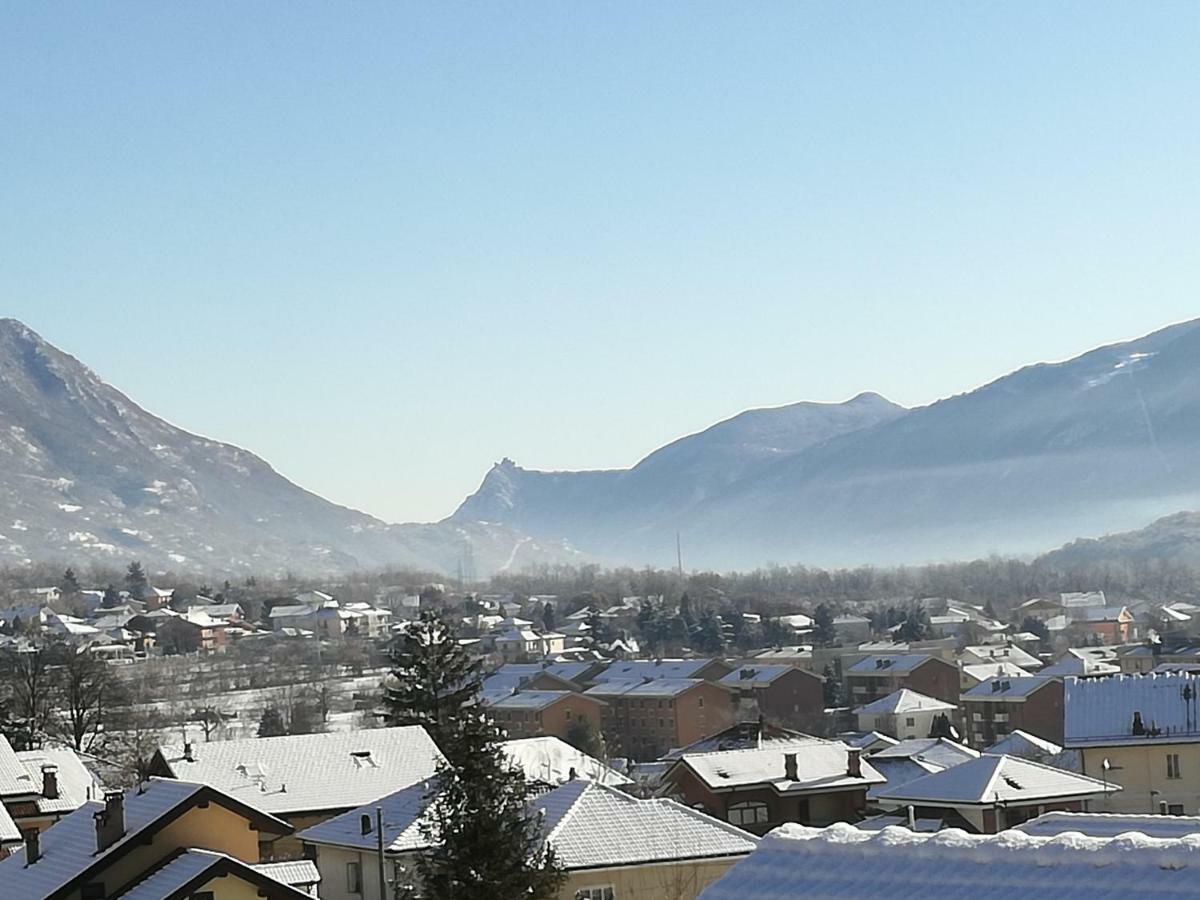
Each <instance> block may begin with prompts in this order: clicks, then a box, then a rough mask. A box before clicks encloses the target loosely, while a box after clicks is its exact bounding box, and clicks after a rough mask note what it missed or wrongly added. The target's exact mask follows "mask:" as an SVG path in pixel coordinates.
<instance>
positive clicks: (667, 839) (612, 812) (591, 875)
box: [300, 779, 756, 900]
mask: <svg viewBox="0 0 1200 900" xmlns="http://www.w3.org/2000/svg"><path fill="white" fill-rule="evenodd" d="M434 787H435V786H434V785H433V784H432V783H431V784H430V785H415V786H413V787H411V788H408V789H407V790H405V791H401V792H399V793H397V794H394V795H391V796H389V797H385V798H383V799H382V800H380V801H378V803H376V804H370V805H367V806H364V807H361V808H360V809H355V810H352V811H350V812H348V813H346V814H344V815H342V816H339V817H337V818H335V819H331V820H329V821H328V822H324V823H322V824H320V825H317V826H315V827H313V828H309V829H307V830H305V831H304V832H302V833H301V834H300V837H301V838H302V839H303V840H304V841H305V843H306V844H307V845H309V846H311V847H312V848H313V853H314V855H315V856H316V861H317V868H318V869H319V870H320V873H321V877H322V888H321V897H322V898H323V900H390V897H391V896H392V894H391V891H390V889H388V890H381V886H380V884H379V875H378V867H377V863H376V860H377V858H378V857H377V855H376V853H377V850H376V848H377V847H378V842H379V838H380V835H379V833H378V832H376V830H375V824H374V823H375V808H376V806H378V807H380V808H381V809H382V819H383V834H382V837H383V841H384V845H385V861H386V863H385V871H384V877H385V878H386V879H388V880H389V881H392V880H394V879H395V878H397V877H398V873H397V869H398V868H400V867H408V866H411V864H412V862H413V860H414V857H415V856H416V855H417V854H420V853H422V852H424V851H425V850H427V849H428V848H429V846H430V845H429V842H428V840H427V839H426V838H425V837H424V835H423V833H422V828H421V824H422V820H423V816H424V813H425V809H426V806H427V804H428V798H429V794H430V789H431V788H434ZM535 805H536V807H537V809H538V810H539V813H540V814H541V816H542V819H543V829H544V833H545V840H546V842H547V843H548V844H549V845H550V846H551V847H552V848H553V849H554V851H555V855H556V856H557V858H558V861H559V864H560V865H561V866H562V867H563V868H564V869H565V871H566V876H567V879H566V883H565V884H564V885H563V886H562V888H561V889H560V890H559V894H558V896H559V898H560V900H618V898H636V897H647V898H649V897H654V898H671V900H694V898H695V897H696V896H697V895H698V894H699V893H700V891H701V890H703V889H704V888H705V887H706V886H707V885H708V884H710V883H711V882H712V881H714V880H715V879H717V878H719V877H720V876H721V875H723V874H724V873H725V872H726V871H728V869H729V867H730V866H732V865H733V864H734V863H735V862H737V861H738V860H740V859H742V858H744V857H745V856H747V855H748V854H749V853H750V852H751V851H752V850H753V849H754V847H755V846H756V839H755V838H754V837H753V836H752V835H750V834H747V833H746V832H744V831H742V830H740V829H738V828H735V827H733V826H731V825H729V824H727V823H725V822H721V821H718V820H716V819H713V818H711V817H709V816H707V815H705V814H704V813H702V812H699V811H697V810H694V809H688V808H687V807H685V806H681V805H680V804H678V803H675V802H673V801H671V800H662V799H656V800H639V799H635V798H633V797H630V796H629V795H628V794H625V793H622V792H621V791H617V790H614V789H613V788H610V787H606V786H605V785H602V784H597V783H595V782H590V781H586V780H583V779H577V780H575V781H570V782H567V783H566V784H564V785H562V786H560V787H558V788H555V789H554V790H552V791H550V792H549V793H546V794H543V795H542V796H540V797H538V798H537V800H536V801H535ZM351 887H353V888H356V890H350V888H351Z"/></svg>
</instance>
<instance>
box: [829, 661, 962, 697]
mask: <svg viewBox="0 0 1200 900" xmlns="http://www.w3.org/2000/svg"><path fill="white" fill-rule="evenodd" d="M845 681H846V687H847V689H848V694H847V697H848V699H849V701H850V702H851V703H852V704H853V705H855V706H865V705H867V704H868V703H874V702H875V701H876V700H881V699H883V698H884V697H886V696H888V694H891V693H894V692H895V691H898V690H900V689H901V688H908V689H909V690H912V691H916V692H917V693H919V694H924V695H925V696H926V697H934V698H936V699H938V700H942V701H944V702H946V703H955V702H957V700H958V691H959V674H958V668H957V667H956V666H955V665H954V664H953V663H949V662H946V660H944V659H941V658H940V657H937V656H934V655H932V654H930V653H888V654H873V655H871V656H867V657H865V658H863V659H860V660H859V661H858V662H856V663H854V665H852V666H850V667H849V668H847V669H846V672H845Z"/></svg>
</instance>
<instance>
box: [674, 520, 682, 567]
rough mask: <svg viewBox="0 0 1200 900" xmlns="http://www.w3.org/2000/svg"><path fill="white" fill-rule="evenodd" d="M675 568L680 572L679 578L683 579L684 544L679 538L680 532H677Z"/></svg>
mask: <svg viewBox="0 0 1200 900" xmlns="http://www.w3.org/2000/svg"><path fill="white" fill-rule="evenodd" d="M675 567H676V568H677V569H678V570H679V577H680V578H682V577H683V544H682V542H681V540H680V537H679V532H678V531H677V532H675Z"/></svg>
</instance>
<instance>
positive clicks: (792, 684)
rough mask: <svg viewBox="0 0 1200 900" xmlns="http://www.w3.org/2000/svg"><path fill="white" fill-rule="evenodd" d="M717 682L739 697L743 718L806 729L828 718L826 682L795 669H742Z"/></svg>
mask: <svg viewBox="0 0 1200 900" xmlns="http://www.w3.org/2000/svg"><path fill="white" fill-rule="evenodd" d="M717 683H718V684H722V685H724V686H725V687H727V688H729V689H730V690H731V691H733V692H734V694H735V695H736V696H737V698H738V702H739V705H740V707H741V710H740V712H741V717H742V718H743V719H757V718H758V717H759V716H762V717H764V718H766V719H770V720H771V721H772V722H785V723H789V724H795V725H801V726H803V725H806V724H810V723H811V724H814V725H815V724H817V723H820V722H821V720H822V719H823V718H824V715H825V686H824V681H823V679H822V678H821V676H819V675H814V674H813V673H812V672H807V671H805V670H803V669H797V668H795V667H793V666H766V665H752V666H740V667H738V668H736V669H734V670H733V671H732V672H730V673H729V674H728V675H726V676H725V677H724V678H722V679H721V680H720V681H719V682H717Z"/></svg>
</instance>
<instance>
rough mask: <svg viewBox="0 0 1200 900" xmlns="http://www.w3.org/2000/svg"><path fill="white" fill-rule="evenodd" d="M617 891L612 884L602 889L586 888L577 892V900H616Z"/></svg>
mask: <svg viewBox="0 0 1200 900" xmlns="http://www.w3.org/2000/svg"><path fill="white" fill-rule="evenodd" d="M616 897H617V890H616V888H614V887H613V886H612V885H611V884H606V885H603V886H601V887H585V888H584V889H583V890H580V891H576V892H575V900H616Z"/></svg>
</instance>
